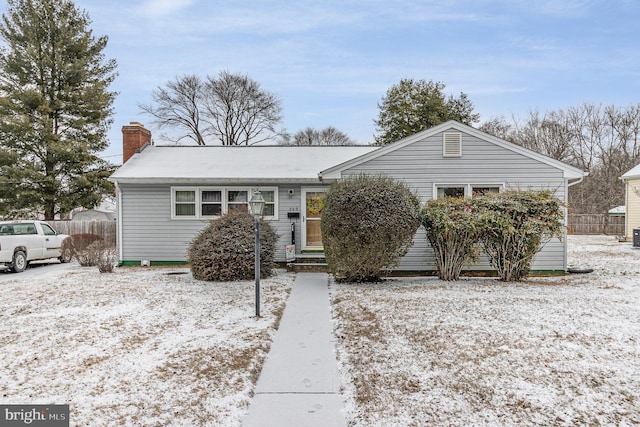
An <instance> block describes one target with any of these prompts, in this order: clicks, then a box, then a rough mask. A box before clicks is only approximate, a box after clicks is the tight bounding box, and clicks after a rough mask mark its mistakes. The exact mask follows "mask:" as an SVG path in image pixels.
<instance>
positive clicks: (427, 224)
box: [421, 197, 481, 280]
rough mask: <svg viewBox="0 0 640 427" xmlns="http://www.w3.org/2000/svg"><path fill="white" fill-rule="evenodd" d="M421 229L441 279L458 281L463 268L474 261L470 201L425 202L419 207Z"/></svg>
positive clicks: (476, 229)
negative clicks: (429, 245)
mask: <svg viewBox="0 0 640 427" xmlns="http://www.w3.org/2000/svg"><path fill="white" fill-rule="evenodd" d="M421 222H422V226H423V227H424V229H425V231H426V236H427V240H428V241H429V243H430V244H431V248H432V249H433V255H434V257H435V261H436V267H437V269H438V278H440V279H441V280H458V278H459V277H460V272H461V271H462V269H463V267H464V266H465V265H469V264H471V263H472V262H475V261H476V260H477V258H478V250H477V247H476V244H477V243H478V239H479V238H480V231H481V229H480V224H479V218H478V214H477V212H476V211H475V209H474V208H473V203H472V200H471V199H466V198H462V197H446V198H444V199H437V200H429V201H428V202H427V203H426V204H425V206H424V207H423V208H422V212H421Z"/></svg>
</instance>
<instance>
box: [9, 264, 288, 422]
mask: <svg viewBox="0 0 640 427" xmlns="http://www.w3.org/2000/svg"><path fill="white" fill-rule="evenodd" d="M41 268H45V269H46V268H47V267H41ZM117 270H118V271H117V272H115V273H113V274H99V273H98V272H97V269H95V268H82V267H72V268H71V269H70V270H66V271H63V272H52V273H50V274H42V275H40V276H38V277H37V278H35V279H34V278H29V279H25V278H22V279H21V275H20V274H16V275H15V280H11V281H8V282H3V283H0V295H1V296H2V297H1V302H0V370H1V372H0V403H3V404H40V403H42V404H53V403H55V404H69V405H70V410H71V417H70V418H71V425H72V426H76V425H77V426H92V425H96V426H97V425H99V426H124V425H139V426H142V425H145V426H164V425H172V426H176V425H181V426H197V425H232V426H238V425H239V424H240V422H241V419H242V417H243V416H244V414H245V412H246V410H247V408H248V403H249V396H250V395H251V393H252V391H253V387H254V384H255V381H256V379H257V375H258V374H259V369H260V367H261V365H262V361H263V359H264V357H265V356H266V352H267V350H268V347H269V345H270V342H271V337H272V335H273V333H274V331H275V326H276V323H277V321H278V319H279V317H280V315H281V313H282V310H283V309H284V305H285V301H286V298H287V296H288V293H289V291H290V289H291V284H292V283H293V278H294V276H293V275H292V274H288V273H285V272H283V271H279V272H278V274H277V275H276V276H275V277H273V278H270V279H267V280H263V281H262V301H263V306H262V313H261V314H262V318H260V319H256V318H255V317H254V314H255V307H254V285H253V282H252V281H247V282H236V283H205V282H199V281H196V280H194V279H193V278H191V275H190V274H168V273H187V272H188V270H186V269H136V268H121V269H117Z"/></svg>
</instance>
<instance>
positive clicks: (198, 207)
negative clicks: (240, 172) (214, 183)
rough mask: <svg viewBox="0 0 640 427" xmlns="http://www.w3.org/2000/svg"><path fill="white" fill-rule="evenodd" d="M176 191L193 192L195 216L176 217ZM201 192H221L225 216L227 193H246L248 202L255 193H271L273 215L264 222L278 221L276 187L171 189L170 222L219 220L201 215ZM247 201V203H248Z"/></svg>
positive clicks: (266, 217)
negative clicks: (194, 196)
mask: <svg viewBox="0 0 640 427" xmlns="http://www.w3.org/2000/svg"><path fill="white" fill-rule="evenodd" d="M177 191H194V192H195V195H196V200H195V204H196V214H195V215H193V216H184V215H179V216H178V215H176V192H177ZM203 191H221V192H222V214H223V215H224V214H226V213H227V212H228V205H229V203H228V197H229V196H228V193H229V191H246V192H247V198H248V200H251V196H252V195H253V193H254V192H255V191H261V192H264V191H273V205H274V215H272V216H265V217H264V219H266V220H274V221H275V220H277V219H278V209H279V203H278V187H207V186H203V187H171V219H172V220H178V221H181V220H188V221H192V220H194V219H198V220H202V219H204V220H211V219H216V218H220V217H219V216H206V215H202V192H203ZM248 200H247V201H248Z"/></svg>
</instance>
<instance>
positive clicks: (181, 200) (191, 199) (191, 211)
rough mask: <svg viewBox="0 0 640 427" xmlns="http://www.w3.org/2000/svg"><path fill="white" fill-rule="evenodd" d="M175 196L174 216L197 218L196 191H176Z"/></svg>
mask: <svg viewBox="0 0 640 427" xmlns="http://www.w3.org/2000/svg"><path fill="white" fill-rule="evenodd" d="M173 195H174V206H175V208H174V209H175V211H174V216H176V217H194V216H196V191H195V190H186V189H185V190H176V191H174V193H173Z"/></svg>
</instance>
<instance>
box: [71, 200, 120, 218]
mask: <svg viewBox="0 0 640 427" xmlns="http://www.w3.org/2000/svg"><path fill="white" fill-rule="evenodd" d="M115 219H116V202H115V200H114V199H113V197H105V198H104V199H103V200H102V202H100V204H99V205H98V206H96V207H95V208H94V209H84V208H78V209H74V210H73V211H71V221H114V220H115Z"/></svg>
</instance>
